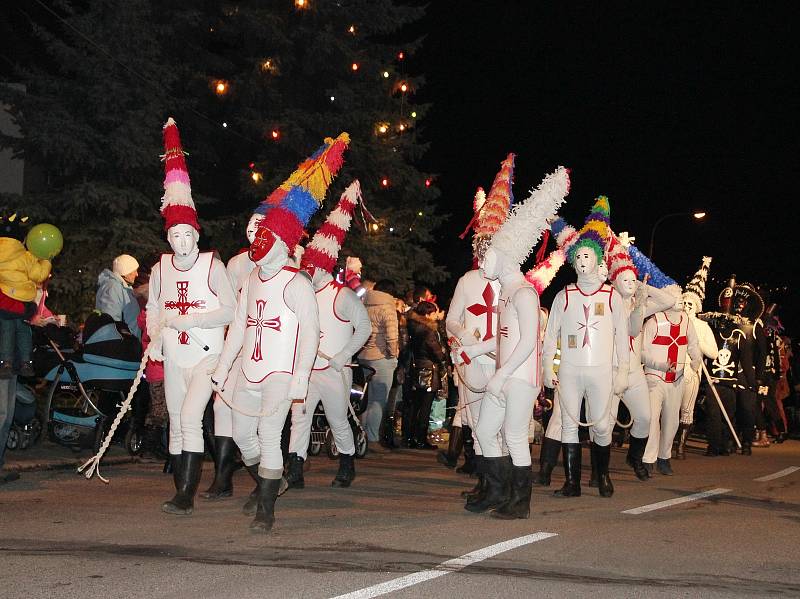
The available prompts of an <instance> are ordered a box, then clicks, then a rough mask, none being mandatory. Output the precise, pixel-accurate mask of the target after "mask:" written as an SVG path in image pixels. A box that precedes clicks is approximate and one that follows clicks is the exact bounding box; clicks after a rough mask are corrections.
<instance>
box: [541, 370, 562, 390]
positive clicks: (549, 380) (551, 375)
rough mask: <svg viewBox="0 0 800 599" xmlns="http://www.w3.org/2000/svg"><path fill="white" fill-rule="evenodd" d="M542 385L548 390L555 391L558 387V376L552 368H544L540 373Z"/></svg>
mask: <svg viewBox="0 0 800 599" xmlns="http://www.w3.org/2000/svg"><path fill="white" fill-rule="evenodd" d="M542 383H544V386H545V387H547V388H548V389H555V388H556V387H558V376H556V373H555V372H554V371H553V367H552V366H549V367H548V366H545V367H544V371H543V372H542Z"/></svg>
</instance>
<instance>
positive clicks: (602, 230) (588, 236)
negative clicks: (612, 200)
mask: <svg viewBox="0 0 800 599" xmlns="http://www.w3.org/2000/svg"><path fill="white" fill-rule="evenodd" d="M610 222H611V206H610V205H609V203H608V198H607V197H606V196H598V197H597V198H596V199H595V202H594V206H592V210H591V212H589V216H587V217H586V221H585V222H584V225H583V227H582V228H581V230H580V232H579V233H578V239H577V241H576V242H575V243H574V244H573V245H572V247H570V249H569V251H568V252H567V257H568V258H569V261H570V262H572V261H573V260H574V259H575V253H576V252H577V251H578V250H579V249H580V248H582V247H588V248H591V250H592V251H593V252H594V253H595V254H597V260H598V262H599V261H600V260H602V259H603V255H604V254H605V247H606V243H607V242H608V238H609V235H610V229H609V223H610Z"/></svg>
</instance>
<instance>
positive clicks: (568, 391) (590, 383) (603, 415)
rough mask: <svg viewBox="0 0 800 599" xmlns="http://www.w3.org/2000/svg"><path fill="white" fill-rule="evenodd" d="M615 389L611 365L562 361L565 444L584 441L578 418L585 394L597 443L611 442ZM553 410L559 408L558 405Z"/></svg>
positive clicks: (560, 392) (560, 391)
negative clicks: (579, 431) (581, 438)
mask: <svg viewBox="0 0 800 599" xmlns="http://www.w3.org/2000/svg"><path fill="white" fill-rule="evenodd" d="M612 390H613V385H612V380H611V367H610V366H581V367H575V366H570V365H568V364H561V366H560V367H559V369H558V396H559V402H560V403H561V412H562V416H561V442H562V443H579V442H580V441H579V439H578V419H580V415H581V402H582V401H583V398H584V396H585V397H586V402H587V404H586V417H587V419H588V421H589V422H594V424H593V425H592V426H591V427H590V428H589V434H590V435H591V437H592V439H593V440H594V442H595V443H596V444H597V445H600V446H603V447H605V446H606V445H610V444H611V432H612V431H613V430H614V427H613V426H612V424H611V423H612V422H613V419H611V418H609V414H610V413H611V395H612V394H611V392H612ZM553 409H554V410H555V407H554V408H553ZM564 412H566V413H564ZM554 416H555V414H554ZM551 423H552V418H551ZM548 430H550V427H549V426H548ZM548 436H550V435H548ZM551 438H552V437H551Z"/></svg>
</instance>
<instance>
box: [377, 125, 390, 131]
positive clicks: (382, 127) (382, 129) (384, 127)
mask: <svg viewBox="0 0 800 599" xmlns="http://www.w3.org/2000/svg"><path fill="white" fill-rule="evenodd" d="M388 130H389V128H388V127H387V126H386V125H381V126H380V127H378V131H380V132H381V133H386V132H387V131H388Z"/></svg>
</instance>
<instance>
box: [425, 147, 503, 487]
mask: <svg viewBox="0 0 800 599" xmlns="http://www.w3.org/2000/svg"><path fill="white" fill-rule="evenodd" d="M513 172H514V154H508V156H507V157H506V159H505V160H504V161H503V162H502V164H501V165H500V170H499V171H498V173H497V175H496V177H495V180H494V182H493V184H492V187H491V189H490V190H489V195H488V196H484V197H483V198H481V196H483V190H482V189H479V190H478V193H476V200H475V203H474V205H473V208H474V216H473V220H472V222H471V223H470V226H471V227H473V228H474V236H473V238H472V254H473V260H474V264H475V266H477V265H478V264H480V263H481V261H482V260H483V258H484V256H485V254H486V250H487V248H488V247H489V244H490V243H491V239H492V235H494V234H495V233H496V232H497V230H498V229H499V228H500V226H501V225H502V224H503V223H504V222H505V220H506V218H507V216H508V210H509V207H510V206H511V202H512V201H513V195H512V192H511V183H512V179H513ZM499 297H500V281H498V280H496V279H495V280H491V279H488V278H486V277H485V276H484V275H483V272H482V271H481V270H480V269H479V268H474V269H473V270H470V271H468V272H467V273H466V274H464V275H463V276H462V277H461V278H460V279H459V281H458V284H457V285H456V288H455V291H454V292H453V298H452V300H451V301H450V307H449V309H448V311H447V316H446V317H445V328H446V329H447V334H448V336H449V340H450V347H451V348H458V347H462V346H467V345H474V344H476V343H479V342H483V341H489V340H492V339H494V338H495V336H496V335H497V313H498V307H497V303H498V299H499ZM494 371H495V360H494V358H493V357H490V356H488V355H480V356H477V357H476V358H475V359H474V360H470V361H469V362H465V363H464V364H463V365H461V366H459V367H458V368H457V369H456V372H457V375H458V407H457V411H456V417H457V418H459V419H460V420H459V425H460V426H459V427H456V426H455V422H454V425H453V431H455V432H451V435H453V436H454V437H457V436H458V435H460V434H463V436H465V437H466V436H467V435H471V436H472V438H473V449H474V452H475V457H474V460H475V471H476V472H477V477H478V482H477V484H476V485H475V487H474V488H473V489H472V490H471V491H466V492H464V493H462V496H463V497H464V498H465V499H470V498H471V497H474V496H476V495H477V494H478V493H480V492H482V490H483V489H484V488H485V479H484V477H483V475H482V474H480V472H481V469H480V468H479V467H478V464H479V462H480V461H481V460H482V459H483V450H482V449H481V444H480V441H479V440H478V439H477V433H476V427H477V423H478V418H479V416H480V411H481V401H482V400H483V396H484V391H483V390H484V389H485V388H486V383H488V382H489V379H491V378H492V375H493V374H494ZM457 458H458V455H457V454H455V455H454V456H452V462H447V460H449V459H450V456H447V455H446V454H444V453H440V454H439V461H440V462H447V463H446V464H445V465H448V466H450V467H451V468H452V467H455V465H456V464H455V462H456V460H457Z"/></svg>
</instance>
